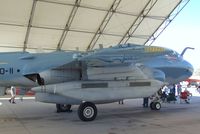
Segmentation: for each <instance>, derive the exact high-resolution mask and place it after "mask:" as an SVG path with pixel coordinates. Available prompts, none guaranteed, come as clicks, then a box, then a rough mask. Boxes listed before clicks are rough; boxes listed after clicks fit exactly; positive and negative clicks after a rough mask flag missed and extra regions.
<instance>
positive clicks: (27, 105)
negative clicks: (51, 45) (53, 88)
mask: <svg viewBox="0 0 200 134" xmlns="http://www.w3.org/2000/svg"><path fill="white" fill-rule="evenodd" d="M0 102H1V103H0V134H57V133H61V134H133V133H134V134H174V133H175V134H199V133H200V97H193V98H192V100H191V104H185V103H182V104H180V103H179V101H178V102H176V103H175V104H173V103H163V104H162V108H161V110H160V111H152V110H150V108H143V107H142V99H135V100H125V102H124V104H123V105H119V104H118V103H111V104H104V105H97V108H98V116H97V118H96V120H94V121H92V122H82V121H80V120H79V118H78V116H77V108H78V106H73V107H72V110H73V112H72V113H56V108H55V105H54V104H45V103H40V102H35V100H33V99H31V100H24V101H22V102H21V101H20V100H17V101H16V102H17V104H10V103H9V102H8V100H0Z"/></svg>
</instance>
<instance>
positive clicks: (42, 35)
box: [0, 0, 189, 52]
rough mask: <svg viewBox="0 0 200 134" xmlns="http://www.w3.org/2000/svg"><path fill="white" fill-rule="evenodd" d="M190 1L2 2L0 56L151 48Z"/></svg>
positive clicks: (43, 0) (82, 0) (24, 0)
mask: <svg viewBox="0 0 200 134" xmlns="http://www.w3.org/2000/svg"><path fill="white" fill-rule="evenodd" d="M188 2H189V0H1V1H0V48H1V49H0V51H33V52H34V51H35V49H44V50H46V51H52V50H75V49H79V50H83V51H87V50H91V49H94V48H97V47H99V44H103V46H104V47H108V46H110V45H114V44H120V43H135V44H141V45H145V44H146V45H150V44H151V43H152V42H153V41H154V40H155V39H156V38H157V37H158V36H159V34H160V33H161V32H162V31H163V30H164V29H165V27H166V26H167V25H168V24H169V23H170V22H171V21H172V20H173V19H174V18H175V16H176V15H177V14H178V13H179V12H180V11H181V9H182V8H183V7H184V6H185V5H186V4H187V3H188Z"/></svg>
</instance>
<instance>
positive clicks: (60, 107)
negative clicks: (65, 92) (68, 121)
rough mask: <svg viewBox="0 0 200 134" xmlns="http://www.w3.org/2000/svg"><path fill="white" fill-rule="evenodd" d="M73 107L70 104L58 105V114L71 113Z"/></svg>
mask: <svg viewBox="0 0 200 134" xmlns="http://www.w3.org/2000/svg"><path fill="white" fill-rule="evenodd" d="M71 107H72V105H70V104H56V109H57V112H58V113H60V112H71V111H72V110H71Z"/></svg>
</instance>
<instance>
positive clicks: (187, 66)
mask: <svg viewBox="0 0 200 134" xmlns="http://www.w3.org/2000/svg"><path fill="white" fill-rule="evenodd" d="M184 64H185V65H186V69H187V72H188V76H189V77H190V76H191V75H192V74H193V72H194V68H193V66H192V65H191V64H190V63H189V62H188V61H185V63H184Z"/></svg>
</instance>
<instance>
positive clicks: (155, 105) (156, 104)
mask: <svg viewBox="0 0 200 134" xmlns="http://www.w3.org/2000/svg"><path fill="white" fill-rule="evenodd" d="M150 108H151V110H160V109H161V104H160V102H151V103H150Z"/></svg>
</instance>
